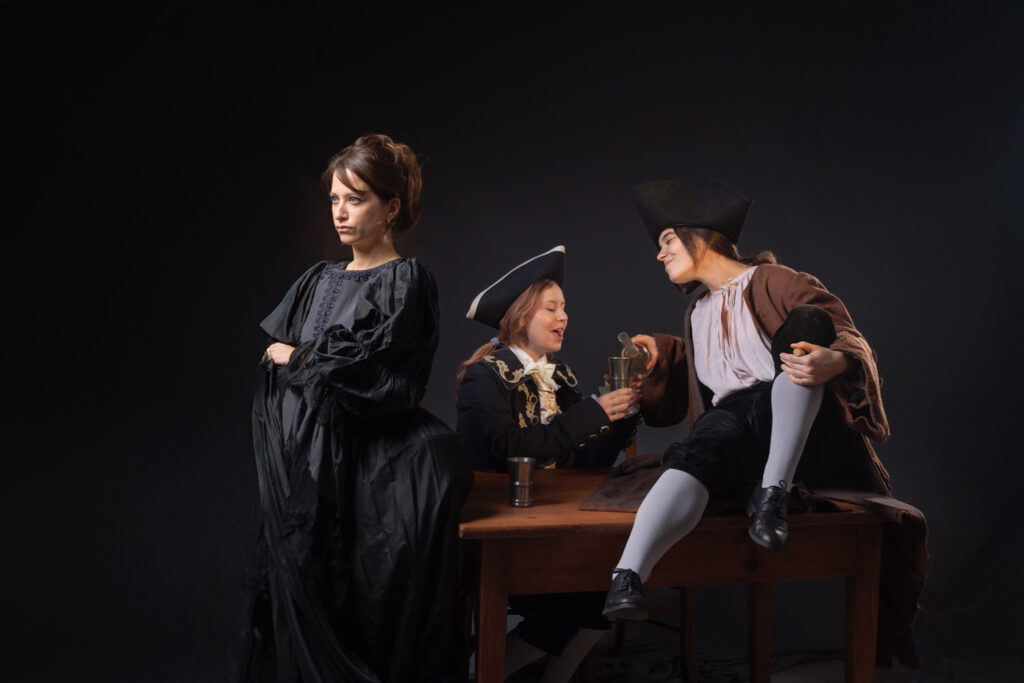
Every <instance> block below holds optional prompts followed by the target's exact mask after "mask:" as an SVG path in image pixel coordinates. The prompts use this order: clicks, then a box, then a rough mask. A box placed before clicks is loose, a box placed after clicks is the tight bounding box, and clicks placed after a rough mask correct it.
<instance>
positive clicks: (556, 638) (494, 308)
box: [456, 247, 638, 683]
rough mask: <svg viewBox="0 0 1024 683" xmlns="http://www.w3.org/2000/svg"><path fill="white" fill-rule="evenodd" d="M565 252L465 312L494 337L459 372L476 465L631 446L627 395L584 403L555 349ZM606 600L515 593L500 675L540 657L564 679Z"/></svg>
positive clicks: (608, 458)
mask: <svg viewBox="0 0 1024 683" xmlns="http://www.w3.org/2000/svg"><path fill="white" fill-rule="evenodd" d="M564 269H565V248H564V247H555V248H554V249H552V250H550V251H548V252H545V253H543V254H540V255H539V256H536V257H534V258H532V259H530V260H528V261H526V262H525V263H522V264H520V265H519V266H516V267H515V268H514V269H513V270H512V271H511V272H509V273H508V274H506V275H505V276H504V277H502V278H501V279H500V280H498V281H497V282H495V283H494V284H492V285H491V286H490V287H488V288H487V289H485V290H484V291H483V292H481V293H480V294H479V295H477V297H476V299H474V300H473V303H472V305H471V306H470V308H469V312H468V313H467V314H466V317H467V318H470V319H471V320H478V321H480V322H482V323H484V324H485V325H488V326H490V327H495V328H498V335H497V337H494V338H492V339H491V341H489V342H488V343H486V344H484V345H483V346H481V347H480V348H479V349H477V350H476V352H475V353H474V354H473V355H472V356H471V357H470V358H469V360H467V361H466V362H464V363H462V365H461V366H460V367H459V374H458V379H457V381H456V388H457V390H458V400H457V408H458V427H457V429H458V432H459V433H460V434H461V435H462V436H463V437H464V438H465V440H466V444H467V447H468V449H469V452H470V456H471V457H472V458H473V460H474V461H475V463H476V466H477V467H478V468H480V469H492V470H499V471H502V472H505V471H507V466H508V465H507V459H508V458H510V457H530V458H536V460H537V467H543V468H551V467H574V466H575V467H585V466H607V465H610V464H611V463H612V461H613V460H614V459H615V456H616V454H617V453H618V452H619V450H621V449H622V448H623V447H624V446H625V445H626V444H627V443H628V441H629V439H630V437H631V436H632V433H633V430H634V429H635V427H636V422H637V419H638V418H637V417H636V416H635V415H634V416H631V417H629V416H627V412H629V408H630V407H631V406H632V405H633V404H634V397H633V392H632V391H631V390H630V389H628V388H627V389H619V390H616V391H610V392H608V393H606V394H604V395H603V396H600V397H596V398H594V397H589V398H585V397H584V396H583V394H582V390H581V387H580V383H579V380H577V379H576V375H574V374H573V372H572V370H570V369H569V366H568V365H566V364H565V363H563V362H562V361H561V360H559V359H558V358H557V357H556V356H555V353H557V352H558V351H560V350H561V348H562V339H563V337H564V335H565V329H566V326H567V325H568V322H569V317H568V315H567V314H566V311H565V298H564V296H563V294H562V288H561V286H560V285H561V283H562V275H563V272H564ZM603 597H604V596H603V595H601V594H600V593H569V594H561V595H542V596H512V598H511V599H510V604H511V607H512V609H513V611H515V612H517V613H519V614H521V615H523V616H524V617H525V619H524V621H523V622H522V623H520V624H519V626H518V627H517V628H516V630H515V631H513V632H512V633H511V634H509V637H508V641H507V645H506V655H505V675H506V676H508V675H510V674H512V673H513V672H515V671H517V670H518V669H520V668H522V667H523V666H525V665H526V664H528V663H530V662H532V661H534V660H536V659H539V658H540V657H542V656H543V655H544V654H545V653H546V654H548V655H549V656H550V657H549V660H548V663H547V667H546V669H545V671H544V678H543V681H545V682H551V683H553V682H555V681H567V680H569V677H570V676H571V675H572V674H573V672H574V671H575V670H576V668H577V667H578V666H579V663H580V662H581V661H582V660H583V657H585V656H586V654H587V652H589V651H590V649H591V648H592V647H593V646H594V644H595V643H596V642H597V639H598V638H599V637H600V635H601V632H602V630H604V629H607V628H608V626H609V624H608V621H607V620H606V619H605V618H604V617H603V616H601V604H602V601H603Z"/></svg>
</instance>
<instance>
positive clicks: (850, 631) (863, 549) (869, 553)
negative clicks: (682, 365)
mask: <svg viewBox="0 0 1024 683" xmlns="http://www.w3.org/2000/svg"><path fill="white" fill-rule="evenodd" d="M881 536H882V530H881V527H880V526H877V525H875V526H871V527H861V528H860V529H859V530H858V532H857V549H856V556H855V557H856V560H855V568H854V572H855V573H854V575H853V576H852V577H851V578H849V579H847V580H846V683H871V682H872V681H874V680H875V640H876V637H877V634H878V578H879V568H880V565H881V559H882V538H881Z"/></svg>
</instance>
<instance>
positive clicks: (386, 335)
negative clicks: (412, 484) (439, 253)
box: [280, 259, 439, 420]
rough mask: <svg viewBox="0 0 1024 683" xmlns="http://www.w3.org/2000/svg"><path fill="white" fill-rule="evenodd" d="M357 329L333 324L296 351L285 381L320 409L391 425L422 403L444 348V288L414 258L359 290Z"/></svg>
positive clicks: (283, 374)
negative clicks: (331, 407)
mask: <svg viewBox="0 0 1024 683" xmlns="http://www.w3.org/2000/svg"><path fill="white" fill-rule="evenodd" d="M356 296H358V297H359V299H358V301H356V304H355V309H354V310H355V313H354V320H353V323H352V324H351V326H350V327H346V326H344V325H333V326H331V327H328V328H327V329H326V330H324V332H323V334H321V335H320V336H318V337H317V338H316V339H314V340H312V341H310V342H306V343H303V344H300V345H298V346H296V348H295V351H294V352H293V353H292V357H291V360H290V361H289V362H288V365H287V366H283V367H282V368H281V369H280V372H281V379H282V380H283V381H284V382H286V383H287V384H289V385H302V386H303V387H304V391H305V392H306V394H307V398H308V399H309V400H310V401H311V403H313V404H318V403H321V402H326V403H334V404H337V405H338V406H339V407H340V408H342V409H343V410H345V411H348V412H351V413H353V414H356V415H358V416H360V417H362V418H364V419H368V420H381V419H386V418H387V417H388V416H389V415H394V414H396V413H401V412H404V411H406V410H409V409H411V408H414V407H415V406H417V405H418V404H419V402H420V400H421V399H422V398H423V393H424V391H425V389H426V384H427V380H428V379H429V378H430V365H431V362H432V360H433V356H434V351H435V350H436V349H437V343H438V337H439V327H438V308H437V285H436V284H435V282H434V278H433V276H432V275H431V274H430V272H429V271H428V270H427V269H426V268H424V267H423V266H421V265H419V264H418V263H417V262H416V260H415V259H407V260H404V261H402V262H400V263H398V264H397V265H396V266H395V267H394V268H390V269H388V270H386V271H384V272H382V273H381V274H380V275H379V276H377V277H376V278H375V280H374V281H373V282H371V283H370V284H369V285H368V286H367V287H364V288H362V289H361V290H360V292H359V294H357V295H356Z"/></svg>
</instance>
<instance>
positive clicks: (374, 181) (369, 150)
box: [322, 133, 423, 235]
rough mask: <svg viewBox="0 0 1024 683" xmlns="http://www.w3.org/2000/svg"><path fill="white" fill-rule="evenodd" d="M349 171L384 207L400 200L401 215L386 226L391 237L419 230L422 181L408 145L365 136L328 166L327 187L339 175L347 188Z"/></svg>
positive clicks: (373, 135) (335, 156)
mask: <svg viewBox="0 0 1024 683" xmlns="http://www.w3.org/2000/svg"><path fill="white" fill-rule="evenodd" d="M346 170H348V171H352V172H353V173H355V174H356V175H357V176H359V177H360V178H361V179H362V181H363V182H364V183H366V184H367V185H368V186H369V187H370V189H371V190H372V191H373V193H374V194H375V195H377V196H378V197H379V198H380V201H381V202H382V203H384V204H387V203H388V201H390V200H391V199H395V198H397V199H398V202H399V207H398V215H397V216H395V219H394V220H393V221H391V222H389V223H388V225H387V231H388V234H389V235H395V234H398V233H403V232H408V231H409V230H412V229H413V228H415V227H416V224H417V223H418V222H419V220H420V191H421V190H422V189H423V179H422V177H421V176H420V165H419V162H417V161H416V155H415V154H414V153H413V151H412V150H411V149H410V148H409V146H408V145H403V144H402V143H401V142H395V141H394V140H392V139H391V138H389V137H388V136H387V135H381V134H379V133H369V134H367V135H363V136H362V137H360V138H359V139H358V140H356V141H355V142H353V143H352V144H351V145H349V146H348V147H346V148H345V149H343V150H341V151H340V152H338V153H337V154H335V155H334V156H333V157H331V160H330V161H328V162H327V169H326V170H325V171H324V174H323V178H322V180H323V183H324V185H325V186H326V187H328V188H329V187H330V186H331V181H332V180H333V179H334V176H335V175H337V176H338V180H340V181H341V182H342V183H343V184H344V185H345V186H346V187H348V176H347V174H346V173H345V171H346ZM349 189H354V188H349Z"/></svg>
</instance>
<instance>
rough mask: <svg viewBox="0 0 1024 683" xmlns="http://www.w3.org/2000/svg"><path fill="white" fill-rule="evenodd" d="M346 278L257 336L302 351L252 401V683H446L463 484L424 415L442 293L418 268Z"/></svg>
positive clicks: (299, 296) (440, 430)
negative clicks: (255, 519)
mask: <svg viewBox="0 0 1024 683" xmlns="http://www.w3.org/2000/svg"><path fill="white" fill-rule="evenodd" d="M346 265H347V264H345V263H337V264H329V263H319V264H317V265H316V266H314V267H313V268H311V269H310V270H309V271H307V272H306V273H305V274H304V275H303V276H302V277H301V278H299V280H298V281H297V282H296V283H295V284H294V285H293V286H292V287H291V289H290V290H289V291H288V293H287V294H286V295H285V297H284V300H283V301H282V302H281V303H280V304H279V305H278V307H277V308H276V309H274V312H273V313H271V314H270V316H268V317H267V319H266V320H264V321H263V323H262V327H263V330H264V331H265V332H266V333H267V334H268V335H269V336H270V337H271V338H272V339H274V340H277V341H282V342H285V343H288V344H292V345H294V346H295V347H296V348H295V351H294V352H293V353H292V356H291V359H290V361H289V363H288V364H287V365H285V366H275V365H272V364H271V363H270V362H269V361H268V360H264V362H263V364H262V372H261V375H260V381H259V385H258V388H257V392H256V397H255V401H254V403H253V441H254V450H255V455H256V465H257V471H258V476H259V487H260V499H261V504H262V517H263V520H262V521H263V533H262V535H261V539H260V541H261V551H262V552H261V553H260V556H261V560H260V562H261V564H262V579H263V591H262V593H263V595H264V597H265V598H268V599H265V600H263V601H262V602H261V601H259V600H257V601H256V608H255V610H254V614H255V618H254V623H255V624H256V626H257V627H256V628H254V629H253V634H254V640H255V642H256V646H255V647H254V648H253V649H252V650H251V653H252V654H251V655H250V656H249V657H248V674H247V675H248V679H249V680H268V679H272V680H275V681H303V682H304V683H312V682H314V681H315V682H320V681H323V682H328V681H329V682H332V683H333V682H340V681H439V680H450V679H454V678H456V677H457V675H458V673H459V671H458V667H459V665H460V663H461V657H460V653H461V648H460V646H459V644H460V642H461V635H460V628H461V625H462V621H461V620H462V608H461V602H460V600H459V599H458V595H457V573H458V560H457V557H458V555H457V548H456V544H457V538H456V533H457V521H458V513H459V508H460V507H461V505H462V503H463V501H464V500H465V497H466V495H467V493H468V491H469V487H470V485H471V483H472V471H471V469H470V466H469V464H468V461H467V459H466V456H465V455H464V453H463V450H462V448H461V446H460V444H459V441H458V438H457V437H456V436H455V434H454V433H453V432H452V431H451V430H450V429H449V428H448V427H447V426H446V425H445V424H444V423H443V422H441V421H440V420H438V419H437V418H435V417H434V416H432V415H431V414H430V413H428V412H427V411H425V410H423V409H422V408H419V407H418V405H419V402H420V399H421V398H422V397H423V393H424V390H425V387H426V384H427V379H428V377H429V375H430V365H431V361H432V359H433V355H434V351H435V349H436V348H437V343H438V309H437V291H436V285H435V283H434V279H433V277H432V276H431V274H430V273H429V272H428V271H427V270H426V269H425V268H424V267H423V266H421V265H420V264H419V263H417V262H416V260H415V259H398V260H395V261H391V262H388V263H386V264H384V265H381V266H378V267H376V268H372V269H369V270H364V271H347V270H345V266H346ZM261 626H262V627H261ZM266 631H270V632H269V633H267V632H266ZM271 670H274V673H273V674H270V671H271ZM268 674H269V675H268Z"/></svg>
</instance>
